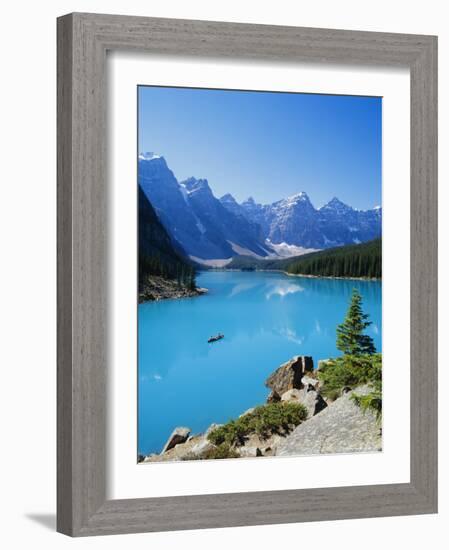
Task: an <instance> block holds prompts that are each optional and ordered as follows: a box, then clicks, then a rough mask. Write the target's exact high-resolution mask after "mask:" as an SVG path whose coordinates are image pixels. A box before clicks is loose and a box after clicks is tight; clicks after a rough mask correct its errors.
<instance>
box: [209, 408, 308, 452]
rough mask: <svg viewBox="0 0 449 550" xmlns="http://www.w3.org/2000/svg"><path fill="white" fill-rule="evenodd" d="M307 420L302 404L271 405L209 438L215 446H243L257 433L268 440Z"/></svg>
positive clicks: (249, 414)
mask: <svg viewBox="0 0 449 550" xmlns="http://www.w3.org/2000/svg"><path fill="white" fill-rule="evenodd" d="M306 418H307V409H306V408H305V407H304V405H302V404H301V403H284V402H280V403H269V404H267V405H261V406H260V407H256V408H255V409H254V411H252V412H250V413H248V414H245V415H244V416H242V417H240V418H237V419H235V420H231V421H229V422H228V423H227V424H224V425H223V426H219V427H218V428H215V429H214V430H212V431H211V432H210V433H209V435H208V436H207V437H208V439H209V441H211V442H212V443H213V444H214V445H218V446H220V445H222V444H227V445H229V446H231V445H242V444H243V443H244V441H245V438H246V437H247V436H248V435H250V434H252V433H256V434H257V435H259V436H260V437H263V438H266V437H268V436H269V435H271V434H273V433H288V432H289V431H290V430H291V428H292V427H294V426H297V425H298V424H301V422H302V421H303V420H305V419H306Z"/></svg>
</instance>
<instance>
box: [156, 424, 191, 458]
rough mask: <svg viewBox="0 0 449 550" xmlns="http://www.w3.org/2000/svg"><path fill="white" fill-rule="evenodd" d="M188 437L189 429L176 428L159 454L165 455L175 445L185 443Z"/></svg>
mask: <svg viewBox="0 0 449 550" xmlns="http://www.w3.org/2000/svg"><path fill="white" fill-rule="evenodd" d="M189 435H190V428H183V427H178V428H175V429H174V430H173V432H172V433H171V435H170V437H169V438H168V439H167V443H166V444H165V445H164V448H163V449H162V451H161V454H164V453H166V452H167V451H169V450H170V449H173V447H175V446H176V445H179V444H180V443H184V442H185V441H187V439H188V438H189Z"/></svg>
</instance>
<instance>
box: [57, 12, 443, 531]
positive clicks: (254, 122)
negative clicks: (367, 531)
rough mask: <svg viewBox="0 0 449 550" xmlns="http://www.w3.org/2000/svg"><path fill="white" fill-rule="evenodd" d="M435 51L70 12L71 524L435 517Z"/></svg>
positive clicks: (377, 37)
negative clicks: (406, 515) (400, 516)
mask: <svg viewBox="0 0 449 550" xmlns="http://www.w3.org/2000/svg"><path fill="white" fill-rule="evenodd" d="M436 343H437V39H436V37H433V36H421V35H403V34H386V33H370V32H358V31H344V30H328V29H307V28H296V27H277V26H266V25H247V24H230V23H215V22H207V21H187V20H170V19H155V18H141V17H128V16H117V15H99V14H78V13H75V14H70V15H66V16H63V17H61V18H59V19H58V514H57V517H58V522H57V523H58V531H60V532H62V533H65V534H68V535H71V536H86V535H100V534H115V533H131V532H142V531H164V530H179V529H196V528H213V527H229V526H240V525H262V524H269V523H288V522H301V521H317V520H331V519H345V518H362V517H376V516H393V515H405V514H424V513H435V512H436V511H437V391H436V390H437V345H436Z"/></svg>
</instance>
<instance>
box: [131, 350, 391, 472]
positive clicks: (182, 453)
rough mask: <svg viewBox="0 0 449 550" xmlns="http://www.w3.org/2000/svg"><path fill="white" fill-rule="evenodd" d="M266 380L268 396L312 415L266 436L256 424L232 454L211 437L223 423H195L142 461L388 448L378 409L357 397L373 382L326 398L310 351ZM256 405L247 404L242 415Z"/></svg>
mask: <svg viewBox="0 0 449 550" xmlns="http://www.w3.org/2000/svg"><path fill="white" fill-rule="evenodd" d="M320 363H321V362H320ZM266 385H267V386H268V387H269V388H271V390H272V391H271V394H270V396H269V397H268V400H267V401H268V402H272V401H276V402H279V401H280V402H296V403H301V404H302V405H304V406H305V407H306V409H307V412H308V417H307V419H306V420H303V421H302V423H301V424H299V425H298V426H297V427H296V428H295V427H294V426H295V425H294V424H293V425H291V426H289V427H288V429H282V430H272V431H271V432H270V431H268V433H264V435H263V436H262V435H260V434H259V433H256V430H254V432H252V433H249V434H246V435H245V437H244V438H243V439H242V440H241V441H238V442H236V443H234V444H233V445H231V448H230V451H232V453H233V454H232V456H217V453H218V454H219V452H220V446H218V447H217V445H214V444H213V443H212V442H211V441H209V439H208V435H209V434H210V432H211V431H212V430H215V429H216V428H218V427H219V426H220V424H211V425H210V426H209V428H208V429H207V430H206V431H205V432H204V433H202V434H198V435H193V436H191V435H190V429H189V428H176V429H175V430H174V431H173V433H172V434H171V435H170V437H169V439H168V440H167V443H166V444H165V446H164V449H163V450H162V452H161V454H159V455H157V454H153V455H150V456H147V457H141V459H140V460H139V462H142V463H146V462H165V461H176V460H202V459H209V458H234V457H238V456H240V457H260V456H295V455H296V456H298V455H314V454H329V453H351V452H373V451H380V450H381V449H382V436H381V427H380V425H379V423H378V422H377V420H376V417H375V415H374V414H373V413H372V412H370V411H366V412H362V410H361V409H360V407H358V406H357V405H356V403H355V402H354V400H353V399H352V395H353V394H354V393H356V394H358V395H365V394H367V393H369V392H370V391H372V388H370V387H368V386H362V387H358V388H355V389H351V388H348V389H347V391H344V392H342V395H341V397H339V398H338V399H336V400H335V401H333V402H326V401H325V399H324V398H323V397H322V395H321V393H320V381H319V379H318V378H316V376H315V374H314V371H313V361H312V358H311V357H307V356H297V357H294V358H293V359H291V360H290V361H288V362H287V363H284V364H283V365H281V366H280V367H279V368H278V369H277V370H276V371H275V372H274V373H273V374H272V375H271V376H270V377H269V378H268V379H267V381H266ZM254 410H255V409H254V408H251V409H248V410H246V411H245V412H243V413H242V414H241V415H240V417H239V418H242V417H244V416H245V415H248V414H251V413H252V412H254Z"/></svg>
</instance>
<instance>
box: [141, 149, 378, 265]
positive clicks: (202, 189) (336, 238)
mask: <svg viewBox="0 0 449 550" xmlns="http://www.w3.org/2000/svg"><path fill="white" fill-rule="evenodd" d="M138 179H139V185H140V187H141V189H142V191H143V193H144V194H145V196H146V197H147V198H148V200H149V201H150V203H151V204H152V206H153V207H154V209H155V211H156V213H157V215H158V217H159V219H160V221H161V223H162V225H163V226H164V227H165V229H166V231H167V232H168V234H169V235H170V236H171V238H172V239H173V241H174V242H176V243H179V245H180V247H182V249H183V251H185V253H186V254H187V255H188V256H189V257H190V258H192V259H193V260H195V261H197V262H200V263H206V264H207V263H210V264H211V265H212V264H213V262H214V261H217V260H227V259H229V258H232V257H234V256H238V255H247V256H254V257H259V258H267V257H283V256H284V257H285V256H298V255H300V254H302V253H304V252H309V251H312V250H320V249H325V248H331V247H336V246H343V245H347V244H357V243H360V242H365V241H369V240H372V239H375V238H377V237H379V236H380V234H381V226H382V209H381V208H380V207H376V208H373V209H371V210H364V211H363V210H356V209H354V208H352V207H350V206H348V205H346V204H344V203H343V202H341V201H340V200H339V199H337V198H333V199H332V200H331V201H330V202H328V203H327V204H326V205H324V206H322V207H321V208H318V209H317V208H315V207H314V206H313V204H312V203H311V201H310V199H309V197H308V196H307V194H306V193H305V192H300V193H297V194H295V195H293V196H291V197H288V198H285V199H282V200H280V201H277V202H274V203H272V204H259V203H256V202H255V200H254V199H253V198H252V197H250V198H248V199H247V200H246V201H244V202H242V203H240V204H239V203H238V202H237V201H236V200H235V198H234V197H233V196H232V195H231V194H226V195H224V196H222V197H221V198H219V199H218V198H216V197H215V196H214V194H213V192H212V190H211V188H210V186H209V183H208V181H207V180H206V179H196V178H194V177H191V178H188V179H186V180H184V181H178V180H177V179H176V177H175V175H174V174H173V172H172V171H171V170H170V168H169V167H168V165H167V162H166V160H165V159H164V157H162V156H159V155H156V154H154V153H143V154H140V155H139V160H138Z"/></svg>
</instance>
